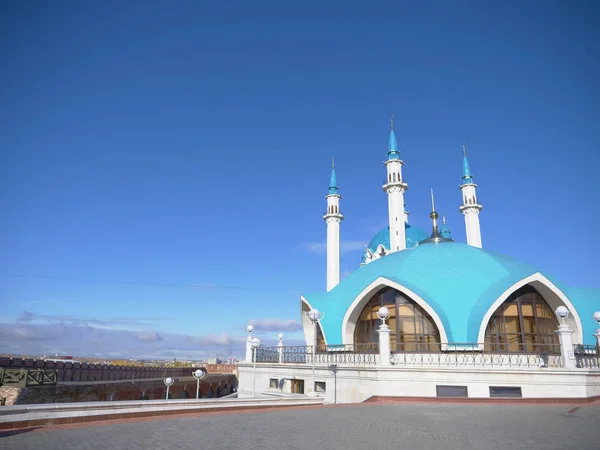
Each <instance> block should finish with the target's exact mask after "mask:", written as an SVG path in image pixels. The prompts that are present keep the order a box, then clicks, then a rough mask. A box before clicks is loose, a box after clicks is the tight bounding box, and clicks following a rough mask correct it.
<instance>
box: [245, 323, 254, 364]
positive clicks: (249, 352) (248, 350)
mask: <svg viewBox="0 0 600 450" xmlns="http://www.w3.org/2000/svg"><path fill="white" fill-rule="evenodd" d="M246 331H247V332H248V336H247V337H246V362H247V363H248V362H251V361H252V345H250V343H251V342H252V333H253V332H254V327H253V326H252V325H248V326H247V327H246Z"/></svg>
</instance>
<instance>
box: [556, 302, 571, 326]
mask: <svg viewBox="0 0 600 450" xmlns="http://www.w3.org/2000/svg"><path fill="white" fill-rule="evenodd" d="M554 312H555V313H556V315H557V316H558V318H559V319H560V320H561V323H562V324H563V325H564V323H565V319H566V318H567V317H569V310H568V309H567V307H566V306H563V305H560V306H559V307H558V308H556V311H554Z"/></svg>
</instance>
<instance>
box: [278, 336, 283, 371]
mask: <svg viewBox="0 0 600 450" xmlns="http://www.w3.org/2000/svg"><path fill="white" fill-rule="evenodd" d="M278 337H279V343H278V344H277V355H278V357H279V358H278V359H279V364H281V363H282V362H283V334H281V333H279V336H278Z"/></svg>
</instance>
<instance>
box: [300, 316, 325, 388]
mask: <svg viewBox="0 0 600 450" xmlns="http://www.w3.org/2000/svg"><path fill="white" fill-rule="evenodd" d="M304 314H306V317H307V318H308V320H310V321H311V322H312V324H313V329H314V340H313V346H312V391H313V392H314V393H316V392H317V390H316V387H315V386H316V384H317V380H316V378H315V353H316V349H317V324H318V323H319V321H320V320H321V319H322V318H323V316H324V315H325V313H323V312H321V311H319V310H318V309H314V308H313V309H311V310H310V311H308V312H306V313H304Z"/></svg>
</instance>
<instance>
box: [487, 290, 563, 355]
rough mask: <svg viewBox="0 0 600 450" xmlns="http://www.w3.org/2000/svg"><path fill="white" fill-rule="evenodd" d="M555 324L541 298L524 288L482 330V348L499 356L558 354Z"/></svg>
mask: <svg viewBox="0 0 600 450" xmlns="http://www.w3.org/2000/svg"><path fill="white" fill-rule="evenodd" d="M557 328H558V320H557V319H556V317H555V316H554V313H553V312H552V309H550V307H549V306H548V303H546V301H545V300H544V298H543V297H542V296H541V294H540V293H539V292H538V291H536V290H535V288H533V287H532V286H529V285H527V286H523V287H522V288H520V289H518V290H517V291H515V292H514V293H512V294H511V295H510V296H509V297H508V299H506V301H505V302H504V303H502V305H500V307H499V308H498V309H497V310H496V311H495V312H494V314H493V315H492V317H491V318H490V322H489V323H488V325H487V328H486V330H485V348H486V350H491V351H500V352H536V353H537V352H544V353H560V345H559V341H558V336H557V334H556V333H555V331H556V329H557Z"/></svg>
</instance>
